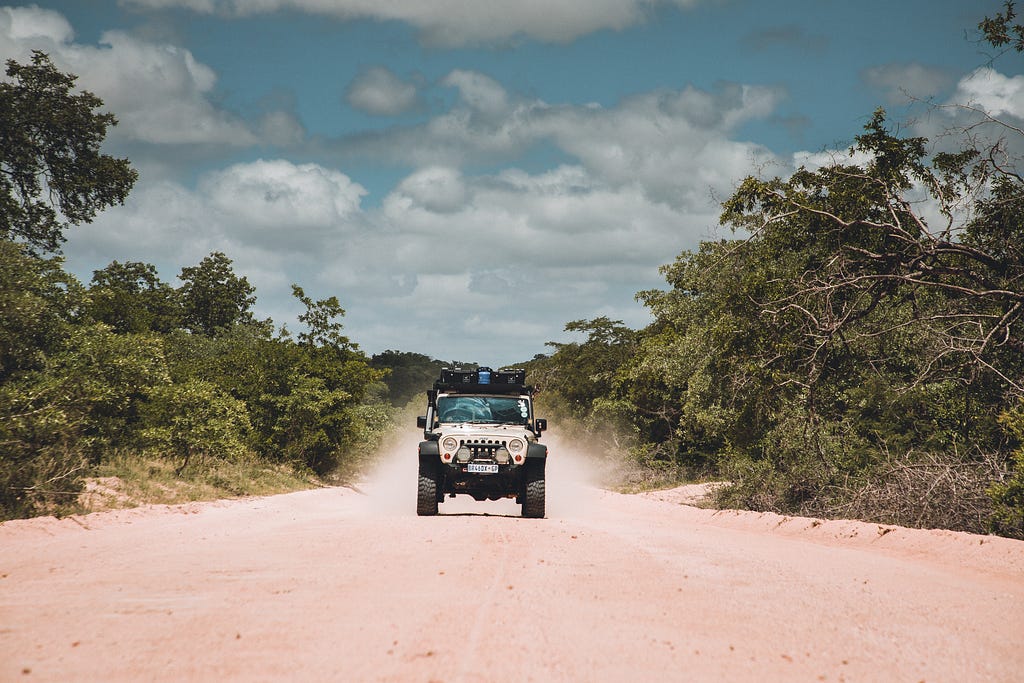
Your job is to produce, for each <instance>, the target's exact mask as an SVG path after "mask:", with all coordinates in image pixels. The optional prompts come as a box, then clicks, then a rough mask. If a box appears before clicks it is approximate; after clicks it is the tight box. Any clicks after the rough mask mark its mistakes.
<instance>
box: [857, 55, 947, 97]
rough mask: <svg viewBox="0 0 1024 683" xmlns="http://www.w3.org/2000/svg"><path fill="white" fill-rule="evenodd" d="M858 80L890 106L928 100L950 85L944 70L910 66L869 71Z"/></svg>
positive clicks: (885, 66) (918, 65)
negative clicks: (879, 95)
mask: <svg viewBox="0 0 1024 683" xmlns="http://www.w3.org/2000/svg"><path fill="white" fill-rule="evenodd" d="M861 80H863V81H864V82H865V83H866V84H867V85H869V86H871V87H872V88H875V89H877V90H880V91H881V92H882V93H883V94H884V95H885V99H886V101H887V102H889V103H890V104H905V103H907V102H908V101H912V100H928V99H931V98H933V97H936V96H938V95H939V94H941V93H942V92H943V91H945V90H946V89H948V88H949V86H950V85H951V83H952V78H951V77H950V75H949V74H948V73H947V72H946V71H945V70H943V69H939V68H935V67H929V66H925V65H923V64H913V63H912V64H886V65H883V66H876V67H872V68H870V69H866V70H865V71H863V72H862V73H861Z"/></svg>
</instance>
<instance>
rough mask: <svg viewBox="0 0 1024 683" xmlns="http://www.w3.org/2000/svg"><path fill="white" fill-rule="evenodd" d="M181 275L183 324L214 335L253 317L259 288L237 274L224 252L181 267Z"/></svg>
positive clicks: (212, 254) (194, 329)
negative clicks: (252, 310)
mask: <svg viewBox="0 0 1024 683" xmlns="http://www.w3.org/2000/svg"><path fill="white" fill-rule="evenodd" d="M178 279H179V280H181V281H182V282H183V283H184V284H183V285H182V286H181V288H180V289H179V290H178V291H179V294H180V297H181V306H182V316H183V324H184V326H185V329H187V330H189V331H190V332H193V333H195V334H203V335H206V336H208V337H212V336H215V335H216V334H217V333H218V331H221V330H223V329H225V328H229V327H231V326H232V325H235V324H237V323H245V322H251V321H252V313H251V311H250V309H251V307H252V305H253V304H254V303H256V297H254V296H253V292H255V291H256V290H255V288H254V287H253V286H252V285H250V284H249V281H248V280H247V279H246V278H245V277H244V276H242V277H239V276H238V275H235V272H234V270H232V268H231V259H229V258H228V257H227V256H225V255H224V254H223V253H221V252H219V251H216V252H213V253H211V254H210V255H209V256H207V257H206V258H204V259H203V260H202V261H200V263H199V265H197V266H191V267H186V268H182V269H181V274H180V275H178Z"/></svg>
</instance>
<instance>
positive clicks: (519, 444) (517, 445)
mask: <svg viewBox="0 0 1024 683" xmlns="http://www.w3.org/2000/svg"><path fill="white" fill-rule="evenodd" d="M525 445H526V444H524V443H523V440H522V439H512V440H511V441H509V442H508V452H509V453H512V454H513V455H515V454H516V453H522V452H523V446H525Z"/></svg>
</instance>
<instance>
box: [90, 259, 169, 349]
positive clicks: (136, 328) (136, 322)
mask: <svg viewBox="0 0 1024 683" xmlns="http://www.w3.org/2000/svg"><path fill="white" fill-rule="evenodd" d="M89 296H90V302H89V306H88V309H89V313H90V314H91V315H92V317H93V318H94V319H95V320H96V321H97V322H102V323H106V324H107V325H110V326H111V327H112V328H113V329H114V331H115V332H118V333H121V334H126V333H129V332H150V331H152V332H170V331H171V330H173V329H175V328H176V327H177V326H178V324H179V322H180V319H181V307H180V304H179V302H178V296H177V292H175V291H174V288H173V287H171V286H170V285H168V284H167V283H166V282H161V281H160V278H159V277H158V276H157V272H156V267H155V266H153V265H151V264H149V263H139V262H134V261H126V262H125V263H118V262H117V261H114V262H112V263H111V264H110V265H109V266H107V267H106V268H104V269H102V270H97V271H94V272H93V276H92V282H91V286H90V288H89Z"/></svg>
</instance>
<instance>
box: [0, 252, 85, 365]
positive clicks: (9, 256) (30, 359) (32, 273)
mask: <svg viewBox="0 0 1024 683" xmlns="http://www.w3.org/2000/svg"><path fill="white" fill-rule="evenodd" d="M61 265H62V263H61V259H60V258H59V257H53V258H39V257H36V256H33V255H32V254H30V253H28V249H27V247H26V246H25V245H24V244H18V243H15V242H10V241H7V240H0V321H2V324H0V382H3V381H5V380H7V379H8V378H9V377H11V376H12V375H14V374H17V373H18V372H23V371H26V370H33V369H38V368H40V367H42V365H43V364H44V362H45V360H46V357H47V355H49V354H50V353H52V352H54V351H55V350H56V349H57V348H59V347H60V345H61V343H62V342H63V340H64V339H65V338H66V337H67V335H68V334H69V333H70V331H71V327H72V324H73V323H74V322H75V321H76V318H77V317H78V316H79V315H80V313H81V309H82V305H83V299H84V297H83V290H82V286H81V284H80V283H79V282H78V281H77V280H76V279H75V278H74V276H72V275H70V274H68V273H65V272H64V270H63V269H62V268H61Z"/></svg>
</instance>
